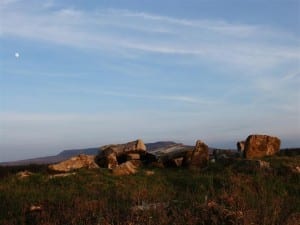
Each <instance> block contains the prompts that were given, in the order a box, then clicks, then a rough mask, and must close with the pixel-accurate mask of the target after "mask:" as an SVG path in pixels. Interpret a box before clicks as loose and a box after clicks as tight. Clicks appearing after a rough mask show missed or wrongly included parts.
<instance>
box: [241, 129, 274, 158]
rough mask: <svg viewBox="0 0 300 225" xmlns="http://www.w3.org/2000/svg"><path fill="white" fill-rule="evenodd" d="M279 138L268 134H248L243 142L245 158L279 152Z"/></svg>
mask: <svg viewBox="0 0 300 225" xmlns="http://www.w3.org/2000/svg"><path fill="white" fill-rule="evenodd" d="M279 149H280V139H279V138H278V137H272V136H268V135H250V136H248V138H247V140H246V143H245V157H246V158H247V159H253V158H261V157H264V156H271V155H274V154H275V153H277V152H279Z"/></svg>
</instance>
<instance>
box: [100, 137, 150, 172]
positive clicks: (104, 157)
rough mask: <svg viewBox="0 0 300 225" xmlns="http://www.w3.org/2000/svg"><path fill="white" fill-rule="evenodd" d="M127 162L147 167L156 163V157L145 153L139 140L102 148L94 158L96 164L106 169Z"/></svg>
mask: <svg viewBox="0 0 300 225" xmlns="http://www.w3.org/2000/svg"><path fill="white" fill-rule="evenodd" d="M128 161H131V162H132V163H133V164H134V165H140V164H145V165H147V164H150V163H151V162H154V161H156V157H155V156H154V155H152V154H150V153H148V152H147V151H146V146H145V144H144V142H143V141H142V140H140V139H139V140H136V141H132V142H128V143H126V144H118V145H106V146H103V147H101V148H100V152H99V154H98V155H97V156H96V162H97V164H98V165H99V166H100V167H104V168H108V169H114V168H117V167H118V166H119V165H121V164H122V163H125V162H128Z"/></svg>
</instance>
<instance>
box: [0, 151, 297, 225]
mask: <svg viewBox="0 0 300 225" xmlns="http://www.w3.org/2000/svg"><path fill="white" fill-rule="evenodd" d="M264 160H266V161H269V162H270V164H271V169H245V168H244V165H243V162H242V161H237V162H233V163H231V164H227V163H225V164H224V163H222V162H217V163H212V164H210V165H209V166H208V167H207V168H205V169H203V170H201V171H197V170H195V171H190V170H187V169H182V168H177V169H176V168H165V169H163V168H142V169H140V171H139V172H138V173H137V174H135V175H130V176H121V177H116V176H113V175H112V174H111V173H110V172H109V171H108V170H107V169H93V170H79V171H77V172H76V174H75V175H72V176H68V177H57V178H50V174H49V171H48V170H47V166H46V165H39V166H37V165H29V166H19V167H0V224H1V225H2V224H3V225H15V224H16V225H17V224H21V225H23V224H24V225H25V224H33V225H34V224H39V225H46V224H47V225H50V224H53V225H54V224H64V225H69V224H70V225H71V224H74V225H75V224H76V225H80V224H101V225H102V224H103V225H117V224H118V225H121V224H124V225H125V224H126V225H138V224H146V225H150V224H153V225H159V224H162V225H164V224H165V225H167V224H170V225H173V224H174V225H176V224H177V225H188V224H190V225H192V224H199V225H202V224H212V225H214V224H215V225H221V224H245V225H248V224H249V225H250V224H259V225H283V224H291V225H293V224H295V225H297V224H300V223H298V222H299V213H300V191H299V190H300V175H299V173H296V172H293V171H292V170H291V168H294V167H295V166H299V165H300V156H294V157H287V156H277V157H270V158H265V159H264ZM24 170H29V171H31V172H33V173H34V174H33V175H31V176H29V177H26V178H22V179H20V178H18V176H17V175H16V173H17V172H18V171H24ZM147 170H152V171H154V175H152V176H147V175H146V174H145V173H146V171H147ZM33 205H36V206H40V207H41V209H40V210H36V211H30V210H29V209H30V207H31V206H33ZM297 215H298V216H297ZM293 218H294V219H293Z"/></svg>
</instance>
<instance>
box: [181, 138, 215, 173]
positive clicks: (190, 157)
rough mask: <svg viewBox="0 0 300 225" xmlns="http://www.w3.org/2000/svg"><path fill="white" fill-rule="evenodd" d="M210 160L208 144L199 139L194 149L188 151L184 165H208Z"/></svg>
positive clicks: (199, 166)
mask: <svg viewBox="0 0 300 225" xmlns="http://www.w3.org/2000/svg"><path fill="white" fill-rule="evenodd" d="M208 161H209V152H208V146H207V145H206V144H205V143H204V142H202V141H200V140H198V141H197V142H196V146H195V148H194V150H193V151H187V152H186V155H185V156H184V159H183V162H182V165H184V166H186V167H189V168H203V167H206V166H207V164H208Z"/></svg>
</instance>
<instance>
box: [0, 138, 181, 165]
mask: <svg viewBox="0 0 300 225" xmlns="http://www.w3.org/2000/svg"><path fill="white" fill-rule="evenodd" d="M174 144H176V143H175V142H172V141H159V142H154V143H147V144H146V147H147V151H149V152H151V151H155V150H156V149H158V148H166V147H168V146H171V145H174ZM99 150H100V147H98V148H85V149H70V150H63V151H62V152H60V153H59V154H57V155H54V156H45V157H39V158H33V159H24V160H18V161H12V162H0V165H1V166H15V165H28V164H52V163H57V162H60V161H63V160H66V159H69V158H71V157H73V156H76V155H79V154H86V155H97V154H98V152H99Z"/></svg>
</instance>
